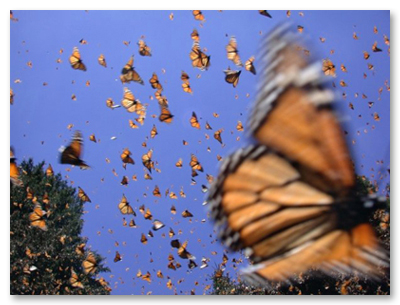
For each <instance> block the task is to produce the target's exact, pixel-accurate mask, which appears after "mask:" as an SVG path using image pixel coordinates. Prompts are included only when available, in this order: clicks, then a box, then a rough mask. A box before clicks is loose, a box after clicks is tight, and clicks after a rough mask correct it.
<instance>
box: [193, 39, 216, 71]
mask: <svg viewBox="0 0 400 305" xmlns="http://www.w3.org/2000/svg"><path fill="white" fill-rule="evenodd" d="M190 60H191V61H192V66H193V67H195V68H199V69H200V70H207V69H208V67H209V66H210V64H211V62H210V56H207V55H206V54H205V53H203V52H202V51H201V50H200V45H199V43H198V42H196V41H195V42H194V43H193V46H192V51H191V52H190Z"/></svg>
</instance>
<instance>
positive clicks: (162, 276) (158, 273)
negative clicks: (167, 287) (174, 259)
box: [157, 270, 164, 279]
mask: <svg viewBox="0 0 400 305" xmlns="http://www.w3.org/2000/svg"><path fill="white" fill-rule="evenodd" d="M157 277H158V278H160V279H163V278H164V275H163V274H162V272H161V270H158V271H157Z"/></svg>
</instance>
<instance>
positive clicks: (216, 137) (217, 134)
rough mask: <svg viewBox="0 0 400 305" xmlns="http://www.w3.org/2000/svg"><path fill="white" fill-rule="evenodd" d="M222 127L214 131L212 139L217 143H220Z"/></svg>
mask: <svg viewBox="0 0 400 305" xmlns="http://www.w3.org/2000/svg"><path fill="white" fill-rule="evenodd" d="M223 131H224V130H223V129H219V130H217V131H216V132H214V139H215V140H217V141H218V142H219V143H221V144H222V137H221V133H222V132H223Z"/></svg>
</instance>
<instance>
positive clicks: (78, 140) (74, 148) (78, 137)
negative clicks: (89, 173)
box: [60, 131, 89, 169]
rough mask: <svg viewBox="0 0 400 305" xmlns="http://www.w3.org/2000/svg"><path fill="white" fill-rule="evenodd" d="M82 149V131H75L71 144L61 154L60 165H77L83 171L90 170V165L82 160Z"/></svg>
mask: <svg viewBox="0 0 400 305" xmlns="http://www.w3.org/2000/svg"><path fill="white" fill-rule="evenodd" d="M82 148H83V137H82V133H81V132H80V131H75V134H74V136H73V138H72V141H71V143H70V144H69V145H68V146H67V147H66V148H65V149H64V150H63V151H62V152H61V157H60V163H61V164H71V165H76V166H79V167H80V168H82V169H86V168H89V165H87V164H86V163H85V162H84V161H82V160H81V154H82Z"/></svg>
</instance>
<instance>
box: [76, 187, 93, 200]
mask: <svg viewBox="0 0 400 305" xmlns="http://www.w3.org/2000/svg"><path fill="white" fill-rule="evenodd" d="M78 190H79V191H78V197H79V199H80V200H82V202H92V201H90V198H89V196H88V195H86V193H85V192H84V190H82V189H81V188H80V187H78Z"/></svg>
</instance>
